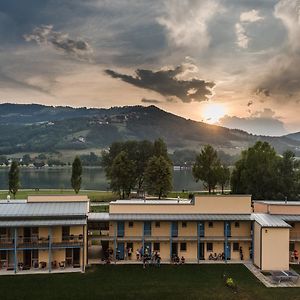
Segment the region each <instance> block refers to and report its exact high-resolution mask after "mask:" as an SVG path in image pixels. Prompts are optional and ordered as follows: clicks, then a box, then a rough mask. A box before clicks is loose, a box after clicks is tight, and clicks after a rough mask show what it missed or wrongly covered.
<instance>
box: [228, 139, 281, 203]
mask: <svg viewBox="0 0 300 300" xmlns="http://www.w3.org/2000/svg"><path fill="white" fill-rule="evenodd" d="M279 161H280V157H279V156H277V154H276V152H275V150H274V148H273V147H271V146H270V145H269V144H268V143H267V142H260V141H259V142H257V143H256V144H255V145H254V146H253V147H250V148H248V149H247V150H245V151H243V152H242V157H241V159H240V160H239V161H237V162H236V163H235V168H234V170H233V172H232V175H231V190H232V192H233V193H236V194H251V195H252V196H253V198H254V199H258V200H259V199H277V198H278V197H280V195H279V194H278V193H280V187H279V184H278V182H279V172H278V163H279Z"/></svg>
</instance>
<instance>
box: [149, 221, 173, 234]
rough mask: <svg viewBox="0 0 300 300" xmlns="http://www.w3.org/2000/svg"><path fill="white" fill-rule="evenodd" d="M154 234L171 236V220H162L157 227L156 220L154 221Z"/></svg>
mask: <svg viewBox="0 0 300 300" xmlns="http://www.w3.org/2000/svg"><path fill="white" fill-rule="evenodd" d="M151 226H152V232H151V233H152V236H161V237H169V236H170V231H171V222H163V221H162V222H160V227H155V222H152V224H151Z"/></svg>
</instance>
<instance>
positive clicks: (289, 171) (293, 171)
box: [279, 150, 300, 200]
mask: <svg viewBox="0 0 300 300" xmlns="http://www.w3.org/2000/svg"><path fill="white" fill-rule="evenodd" d="M299 167H300V162H299V161H298V160H297V159H296V158H295V154H294V153H293V152H292V151H290V150H287V151H285V152H284V153H283V154H282V158H281V159H280V160H279V173H280V191H281V192H282V194H283V195H282V196H283V197H284V198H286V199H288V200H295V199H297V198H298V197H299V196H298V194H299V192H300V189H299V187H300V186H299V184H300V171H299Z"/></svg>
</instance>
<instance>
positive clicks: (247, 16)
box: [240, 9, 263, 23]
mask: <svg viewBox="0 0 300 300" xmlns="http://www.w3.org/2000/svg"><path fill="white" fill-rule="evenodd" d="M260 20H263V17H262V16H260V15H259V11H258V10H256V9H252V10H250V11H246V12H243V13H241V15H240V21H241V22H249V23H254V22H257V21H260Z"/></svg>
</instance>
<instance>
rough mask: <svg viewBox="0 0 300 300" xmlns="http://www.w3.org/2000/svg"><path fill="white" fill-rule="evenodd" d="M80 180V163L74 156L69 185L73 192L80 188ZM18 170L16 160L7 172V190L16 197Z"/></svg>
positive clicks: (18, 186) (77, 191)
mask: <svg viewBox="0 0 300 300" xmlns="http://www.w3.org/2000/svg"><path fill="white" fill-rule="evenodd" d="M81 182H82V165H81V161H80V158H79V157H77V156H76V157H75V159H74V161H73V164H72V175H71V186H72V188H73V189H74V191H75V193H76V194H78V193H79V191H80V188H81ZM20 185H21V182H20V170H19V164H18V162H16V161H13V162H12V163H11V166H10V169H9V172H8V190H9V192H10V193H11V194H12V195H13V197H14V198H16V194H17V192H18V190H19V188H20Z"/></svg>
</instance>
